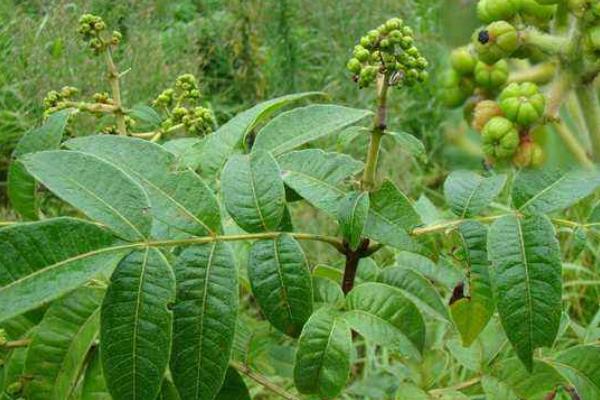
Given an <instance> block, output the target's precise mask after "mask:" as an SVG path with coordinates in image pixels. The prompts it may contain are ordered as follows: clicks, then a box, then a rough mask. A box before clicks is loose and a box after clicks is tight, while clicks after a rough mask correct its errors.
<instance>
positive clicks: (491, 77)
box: [475, 60, 509, 89]
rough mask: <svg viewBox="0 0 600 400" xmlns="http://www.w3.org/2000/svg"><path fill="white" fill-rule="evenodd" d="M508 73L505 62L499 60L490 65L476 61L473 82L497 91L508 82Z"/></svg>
mask: <svg viewBox="0 0 600 400" xmlns="http://www.w3.org/2000/svg"><path fill="white" fill-rule="evenodd" d="M508 72H509V71H508V63H507V62H506V61H505V60H500V61H498V62H497V63H495V64H492V65H488V64H486V63H484V62H482V61H477V64H476V65H475V82H476V83H477V85H479V86H482V87H484V88H486V89H498V88H499V87H501V86H503V85H504V84H505V83H506V81H507V80H508Z"/></svg>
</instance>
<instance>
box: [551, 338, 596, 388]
mask: <svg viewBox="0 0 600 400" xmlns="http://www.w3.org/2000/svg"><path fill="white" fill-rule="evenodd" d="M550 364H552V365H553V366H554V368H556V369H557V370H558V371H559V372H560V373H561V374H562V375H564V376H566V377H567V378H568V379H569V381H570V382H571V383H572V384H573V385H574V386H575V388H576V389H577V393H578V394H579V395H580V397H581V398H582V399H598V398H600V346H594V345H587V346H585V345H584V346H575V347H571V348H570V349H567V350H564V351H562V352H560V353H559V354H558V355H557V356H556V358H555V359H554V361H550Z"/></svg>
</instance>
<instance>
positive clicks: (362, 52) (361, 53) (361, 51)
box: [352, 45, 370, 62]
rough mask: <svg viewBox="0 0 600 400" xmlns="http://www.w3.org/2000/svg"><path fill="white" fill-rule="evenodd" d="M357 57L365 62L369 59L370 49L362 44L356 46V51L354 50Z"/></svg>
mask: <svg viewBox="0 0 600 400" xmlns="http://www.w3.org/2000/svg"><path fill="white" fill-rule="evenodd" d="M352 54H353V55H354V57H355V58H357V59H358V61H360V62H365V61H367V60H368V59H369V54H370V53H369V50H367V49H365V48H364V47H362V46H361V45H358V46H355V47H354V51H353V52H352Z"/></svg>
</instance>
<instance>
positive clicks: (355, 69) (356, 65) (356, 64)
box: [346, 58, 362, 75]
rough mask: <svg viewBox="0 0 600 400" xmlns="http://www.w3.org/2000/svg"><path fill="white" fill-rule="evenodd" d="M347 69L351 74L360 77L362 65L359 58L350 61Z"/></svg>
mask: <svg viewBox="0 0 600 400" xmlns="http://www.w3.org/2000/svg"><path fill="white" fill-rule="evenodd" d="M346 67H347V68H348V70H349V71H350V72H352V73H353V74H355V75H358V74H359V73H360V70H361V69H362V65H361V64H360V61H359V60H358V59H357V58H351V59H350V61H348V64H347V65H346Z"/></svg>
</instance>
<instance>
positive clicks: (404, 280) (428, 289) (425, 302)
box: [377, 267, 450, 320]
mask: <svg viewBox="0 0 600 400" xmlns="http://www.w3.org/2000/svg"><path fill="white" fill-rule="evenodd" d="M377 280H378V281H379V282H381V283H385V284H387V285H390V286H394V287H395V288H397V289H399V290H401V291H402V293H403V294H404V295H405V296H406V297H407V298H409V299H410V300H411V301H412V302H414V303H415V304H417V305H419V306H422V307H423V308H425V309H427V310H429V311H430V312H431V313H433V314H434V315H436V316H438V317H441V318H443V319H445V320H449V319H450V316H449V315H448V309H447V308H446V305H445V304H444V302H443V301H442V298H441V297H440V294H439V293H438V291H437V290H436V289H435V287H434V286H433V284H432V283H431V282H430V281H429V280H428V279H427V278H425V277H424V276H423V275H422V274H421V273H420V272H418V271H416V270H413V269H411V268H405V267H387V268H384V269H383V270H382V271H381V273H380V274H379V276H378V277H377Z"/></svg>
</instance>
